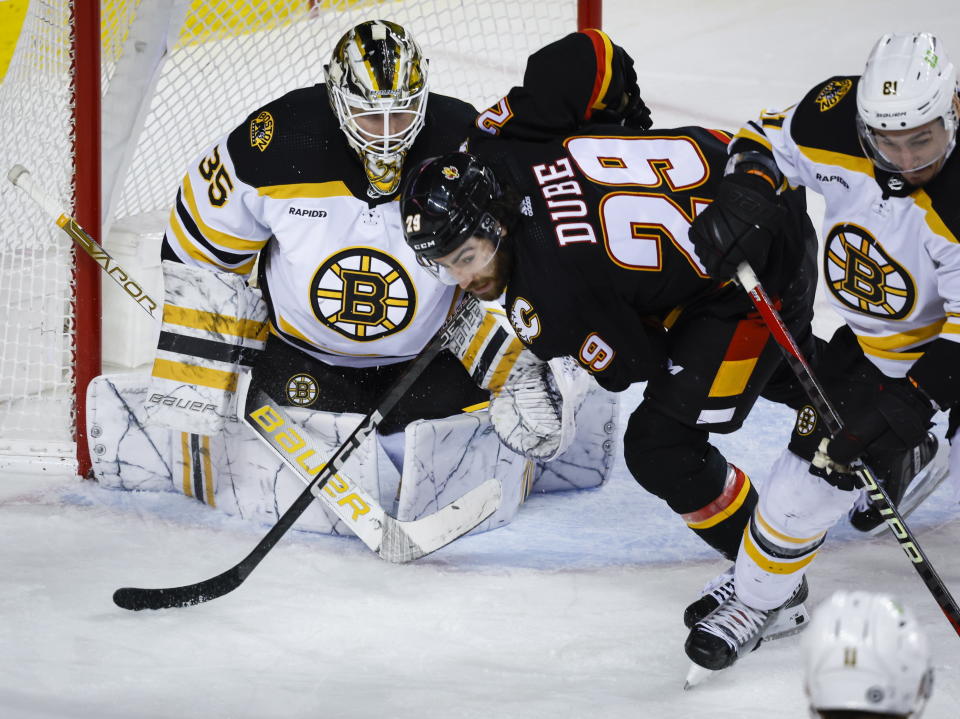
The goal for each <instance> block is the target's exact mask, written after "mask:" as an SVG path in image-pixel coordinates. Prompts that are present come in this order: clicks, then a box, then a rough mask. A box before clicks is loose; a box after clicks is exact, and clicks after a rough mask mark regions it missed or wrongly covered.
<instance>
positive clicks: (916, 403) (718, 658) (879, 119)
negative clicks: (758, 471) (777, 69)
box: [686, 33, 960, 669]
mask: <svg viewBox="0 0 960 719" xmlns="http://www.w3.org/2000/svg"><path fill="white" fill-rule="evenodd" d="M958 113H960V100H958V95H957V71H956V68H955V67H954V65H953V64H952V63H951V62H950V60H949V59H948V57H947V53H946V51H945V50H944V48H943V46H942V45H941V44H940V43H939V42H938V40H937V39H936V38H935V37H934V36H932V35H930V34H927V33H911V34H888V35H884V36H883V37H882V38H880V40H879V42H878V43H877V44H876V46H875V47H874V48H873V51H872V52H871V54H870V57H869V59H868V61H867V65H866V69H865V71H864V74H863V75H862V76H859V77H856V76H855V77H832V78H830V79H828V80H826V81H825V82H823V83H821V84H819V85H817V86H816V87H814V88H813V89H812V90H811V91H810V92H809V93H808V94H807V95H806V96H805V97H804V98H803V99H802V100H801V101H800V102H799V103H797V104H796V105H795V106H793V107H791V108H790V109H788V110H786V111H784V112H764V113H762V114H761V115H760V118H759V120H757V121H755V122H750V123H748V124H747V125H746V126H745V127H744V128H743V129H742V130H741V131H740V133H739V134H738V135H737V136H736V138H735V139H734V141H733V142H732V143H731V145H730V162H729V164H728V168H727V174H726V176H725V178H724V188H726V193H725V192H724V190H723V189H721V193H720V195H719V196H718V198H717V200H716V201H715V202H714V203H713V205H712V206H711V208H710V209H709V210H708V211H706V212H704V213H703V214H702V215H700V216H699V217H698V218H697V220H696V221H695V222H694V226H693V233H692V235H693V238H694V242H695V244H696V247H697V253H698V255H699V257H700V258H701V260H702V261H703V262H704V264H705V266H706V267H707V269H708V270H709V271H710V272H711V274H713V275H714V276H720V277H730V276H732V275H733V273H734V272H735V270H736V267H737V265H738V264H739V263H740V262H742V261H744V260H746V261H748V262H750V263H751V264H757V265H758V266H759V265H762V263H763V256H764V253H765V252H767V247H766V246H765V245H766V244H767V241H766V239H765V238H762V237H759V235H758V234H757V233H755V232H754V231H753V230H752V229H751V228H752V226H753V225H754V224H755V223H756V222H757V219H756V217H757V216H758V215H757V213H761V212H762V211H763V208H765V207H767V206H769V205H770V204H771V203H772V202H773V201H774V198H775V197H776V193H777V191H778V190H780V189H781V188H784V187H786V186H787V185H790V186H797V185H803V186H806V187H807V188H809V189H811V190H813V191H815V192H818V193H820V194H821V195H823V197H824V199H825V201H826V211H825V216H824V224H823V242H824V251H823V278H824V281H825V285H826V288H827V290H828V297H829V300H830V302H831V304H832V306H833V308H834V309H835V310H836V311H837V312H838V313H839V314H840V316H841V317H842V318H843V319H844V320H845V323H846V324H845V325H844V326H842V327H841V328H840V329H839V330H837V332H836V333H835V334H834V336H833V337H832V339H831V340H830V341H829V343H828V344H827V346H826V348H825V350H824V351H823V352H822V353H821V357H820V359H819V361H818V363H817V372H818V376H819V379H820V381H821V382H822V384H823V387H824V390H825V392H826V394H827V396H828V397H829V398H830V400H831V401H832V402H833V403H834V404H835V406H836V408H837V410H838V412H839V414H840V416H841V419H842V420H843V424H844V426H843V429H842V431H841V432H840V433H838V434H837V435H836V436H834V437H828V436H827V433H826V430H825V427H824V423H823V421H822V418H821V417H819V416H818V413H817V411H816V409H814V408H813V407H812V406H809V405H807V406H804V407H802V408H801V409H800V410H799V412H798V415H797V422H796V426H795V429H794V432H793V435H792V437H791V440H790V444H789V449H788V450H786V451H785V452H784V454H783V455H782V456H781V457H780V458H779V459H778V460H777V462H776V463H775V465H774V466H773V468H772V470H771V474H770V478H769V480H768V484H767V485H765V488H764V491H763V492H762V493H761V497H760V501H759V503H758V504H757V506H756V508H755V509H754V512H753V516H752V518H751V521H750V524H749V527H748V529H747V531H746V532H745V533H744V535H743V540H742V542H741V545H740V550H739V553H738V556H737V560H736V565H735V568H734V570H733V571H732V573H728V574H727V575H724V576H722V577H720V578H718V579H717V580H716V581H715V582H714V586H713V587H712V589H711V590H710V591H707V592H706V593H705V594H704V596H703V597H701V599H700V600H698V601H697V602H695V603H694V604H692V605H691V606H690V607H689V608H688V611H687V617H686V619H687V624H688V626H690V627H691V632H690V635H689V637H688V640H687V653H688V654H689V656H690V657H691V659H693V660H694V662H696V663H698V664H700V665H702V666H704V667H707V668H710V669H722V668H725V667H727V666H729V665H730V664H732V663H733V662H735V661H736V660H737V658H738V657H739V656H742V655H743V654H745V653H746V652H749V651H750V650H752V649H754V648H755V647H756V646H757V644H758V642H759V639H760V636H761V635H762V632H763V628H764V626H765V625H767V624H768V623H769V622H771V621H772V620H773V619H774V618H775V617H776V616H777V613H778V611H779V610H778V608H779V607H781V606H782V605H783V604H784V603H785V602H786V601H787V600H788V598H789V597H790V596H791V595H792V593H793V592H794V591H795V590H796V589H797V588H798V587H799V586H801V584H802V581H803V576H804V572H805V570H806V568H807V566H808V565H809V564H810V562H811V561H812V560H813V558H814V557H815V555H816V553H817V550H818V549H819V547H820V546H821V544H822V543H823V541H824V538H825V535H826V532H827V530H828V529H829V528H830V527H831V526H833V524H834V523H835V522H836V521H838V520H839V519H840V518H842V517H843V516H844V515H846V514H847V513H848V511H850V510H851V508H853V507H854V504H855V500H857V499H858V497H859V495H860V493H859V490H858V489H857V486H858V485H857V482H856V479H855V477H854V475H852V474H851V473H849V472H847V471H845V469H846V465H848V464H850V463H851V462H852V461H853V460H855V459H857V458H864V459H865V460H866V461H867V462H868V464H869V465H870V466H871V467H872V468H873V469H874V471H875V472H876V473H877V475H878V478H879V480H880V481H881V482H882V483H884V484H885V486H886V489H887V491H888V493H889V494H890V496H891V499H892V500H893V501H894V502H895V503H897V502H900V500H901V498H902V497H903V494H904V486H905V485H906V484H907V483H908V482H909V481H910V479H911V477H913V475H914V471H915V469H916V464H917V462H919V463H920V464H922V463H923V462H924V461H926V460H928V459H929V454H930V453H931V451H932V450H933V449H934V448H935V447H936V442H935V439H934V438H933V436H932V435H930V434H929V433H928V429H929V428H930V427H931V426H932V423H931V418H932V417H933V415H934V413H935V412H936V411H937V410H938V409H939V410H948V409H950V408H953V407H956V405H957V403H958V400H960V373H958V372H957V368H958V367H960V242H958V239H960V204H958V203H957V197H958V196H960V157H958V156H957V152H956V151H955V143H956V134H957V118H958ZM955 420H956V410H954V422H953V423H951V429H950V431H949V432H948V434H950V433H953V432H955V430H956V421H955ZM822 448H825V451H823V449H822ZM953 454H954V455H956V454H957V451H956V446H955V447H954V452H953ZM815 457H816V461H815V462H814V464H811V462H812V461H814V459H815ZM954 459H956V458H955V457H954ZM917 486H919V481H918V483H917ZM909 496H910V495H907V497H908V498H909ZM852 521H853V523H854V524H855V526H858V527H859V528H861V529H869V528H871V527H873V526H876V525H877V524H879V522H880V517H879V514H878V513H877V512H876V511H874V510H873V509H872V508H870V507H864V508H862V509H861V510H860V511H857V512H855V513H854V515H853V516H852Z"/></svg>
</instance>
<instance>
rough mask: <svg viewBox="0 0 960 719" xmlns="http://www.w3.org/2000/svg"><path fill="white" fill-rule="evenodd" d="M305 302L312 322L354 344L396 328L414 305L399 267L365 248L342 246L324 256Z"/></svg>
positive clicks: (408, 282) (410, 316) (407, 318)
mask: <svg viewBox="0 0 960 719" xmlns="http://www.w3.org/2000/svg"><path fill="white" fill-rule="evenodd" d="M310 302H311V307H312V308H313V313H314V315H316V317H317V319H318V320H320V321H321V322H322V323H323V324H325V325H326V326H327V327H329V328H330V329H332V330H334V331H335V332H338V333H340V334H341V335H343V336H344V337H348V338H349V339H352V340H356V341H357V342H369V341H371V340H379V339H383V338H384V337H387V336H389V335H392V334H394V333H396V332H400V331H402V330H403V329H405V328H406V326H407V325H408V324H410V320H412V319H413V315H414V313H415V311H416V309H417V296H416V291H415V289H414V287H413V281H412V280H411V279H410V277H409V275H408V274H407V272H406V270H405V269H404V268H403V265H401V264H400V263H399V262H398V261H397V260H395V259H394V258H393V257H391V256H390V255H388V254H386V253H385V252H380V251H379V250H373V249H371V248H369V247H348V248H347V249H345V250H341V251H340V252H337V253H335V254H333V255H331V256H330V257H328V258H327V259H326V260H324V262H323V264H321V265H320V267H319V268H318V269H317V271H316V273H315V274H314V276H313V281H312V282H311V283H310Z"/></svg>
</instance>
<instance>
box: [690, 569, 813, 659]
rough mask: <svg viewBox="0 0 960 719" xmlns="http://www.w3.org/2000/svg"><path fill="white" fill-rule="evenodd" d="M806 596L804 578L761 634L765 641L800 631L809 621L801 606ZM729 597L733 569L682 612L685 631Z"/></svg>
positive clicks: (808, 616) (730, 595)
mask: <svg viewBox="0 0 960 719" xmlns="http://www.w3.org/2000/svg"><path fill="white" fill-rule="evenodd" d="M808 594H809V588H808V586H807V578H806V576H804V578H803V581H802V582H801V583H800V587H799V588H798V589H797V591H796V592H795V593H794V595H793V596H792V597H791V598H790V601H789V602H787V603H786V605H784V607H783V609H782V610H781V611H780V613H779V614H778V616H777V617H776V619H774V620H773V621H772V622H771V623H770V625H769V626H767V628H766V629H765V631H764V634H763V638H764V639H766V640H767V641H772V640H774V639H782V638H783V637H789V636H790V635H791V634H796V633H797V632H799V631H800V630H801V629H803V628H804V627H805V626H806V624H807V622H808V621H809V620H810V614H809V612H808V611H807V608H806V605H805V604H804V602H805V601H806V599H807V595H808ZM732 596H733V567H732V566H731V567H730V568H729V569H728V570H727V571H725V572H724V573H723V574H720V575H719V576H717V577H715V578H714V579H712V580H711V581H710V582H709V583H708V584H707V585H706V586H705V587H704V588H703V591H702V592H701V594H700V597H699V598H698V599H696V600H695V601H693V602H691V603H690V604H689V605H688V606H687V608H686V609H685V610H684V612H683V623H684V625H685V626H686V627H687V629H693V627H694V625H696V624H697V622H699V621H701V620H703V619H706V618H707V617H708V616H710V614H712V613H713V612H715V611H716V610H717V608H718V607H719V606H720V605H721V604H723V603H724V602H725V601H727V599H729V598H730V597H732Z"/></svg>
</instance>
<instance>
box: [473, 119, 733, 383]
mask: <svg viewBox="0 0 960 719" xmlns="http://www.w3.org/2000/svg"><path fill="white" fill-rule="evenodd" d="M727 140H728V137H727V136H726V135H724V134H723V133H719V132H715V131H710V130H705V129H703V128H696V127H688V128H681V129H674V130H651V131H649V132H642V133H637V132H636V131H635V130H628V129H625V128H620V127H616V126H592V127H589V126H588V127H585V128H583V130H582V131H581V132H578V133H575V134H571V135H568V136H565V137H561V138H558V139H556V140H554V141H551V142H536V141H526V142H521V141H517V140H505V139H501V138H491V137H487V138H474V139H473V140H472V141H471V152H473V153H475V154H476V155H477V156H478V157H479V158H480V159H481V160H482V161H483V162H484V163H485V164H488V165H490V166H491V167H492V168H493V169H494V172H495V174H496V175H497V177H498V178H500V179H501V180H502V181H503V182H504V183H505V184H507V185H509V186H510V187H511V188H512V189H513V190H514V191H516V192H518V193H519V194H520V196H521V198H522V201H521V203H520V208H521V210H520V214H519V217H518V219H517V221H516V223H515V224H514V225H513V226H512V227H511V228H510V231H509V232H510V234H509V238H508V251H509V252H511V253H512V255H513V271H512V274H511V276H510V279H509V282H508V285H507V290H506V310H507V316H508V318H509V319H510V322H511V324H512V325H513V327H514V329H515V330H516V332H517V335H518V336H519V337H520V339H521V340H522V341H523V342H524V343H526V344H527V345H528V346H529V347H530V348H531V349H532V350H533V351H534V353H536V354H537V355H538V356H540V357H541V358H543V359H548V358H551V357H556V356H561V355H571V356H573V357H576V358H578V359H579V360H580V362H581V364H583V366H584V367H586V368H587V369H589V370H590V371H592V372H594V373H595V375H596V377H597V379H598V381H600V382H601V384H603V385H604V386H605V387H607V388H608V389H613V390H621V389H624V388H625V387H626V386H628V385H629V384H631V383H632V382H637V381H641V380H644V379H647V378H649V377H650V376H651V374H652V373H654V372H655V371H658V370H660V369H662V368H663V367H665V366H666V362H667V359H666V355H665V354H664V352H663V350H662V347H660V346H659V345H660V342H659V338H662V335H663V332H664V328H665V326H666V325H668V324H669V323H670V321H671V317H672V316H674V315H675V313H676V312H678V311H680V310H681V309H682V307H683V306H684V305H687V304H689V303H691V302H694V301H696V300H697V299H698V298H701V297H703V296H705V295H706V294H707V293H710V292H712V291H715V290H716V282H715V281H714V280H712V279H710V278H709V277H708V276H707V274H706V272H705V271H704V268H703V267H702V265H701V264H700V262H699V260H698V259H697V257H696V254H695V252H694V248H693V245H692V243H691V242H690V240H689V238H688V231H689V228H690V223H691V221H692V220H693V218H694V216H695V215H696V214H697V213H698V212H699V211H701V210H702V209H703V208H704V207H705V206H706V205H707V204H709V202H710V200H711V198H712V197H713V196H714V194H715V192H716V187H717V183H718V182H719V180H720V179H721V177H722V175H723V168H724V166H725V164H726V159H727V157H726V143H727Z"/></svg>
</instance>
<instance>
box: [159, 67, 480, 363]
mask: <svg viewBox="0 0 960 719" xmlns="http://www.w3.org/2000/svg"><path fill="white" fill-rule="evenodd" d="M475 114H476V113H475V111H474V109H473V108H472V107H471V106H469V105H467V104H466V103H462V102H460V101H458V100H454V99H452V98H447V97H443V96H437V95H431V96H430V99H429V102H428V106H427V121H426V126H425V128H424V130H423V131H421V133H420V135H419V137H418V139H417V141H416V143H415V144H414V146H413V148H411V151H410V155H409V156H408V157H407V160H406V163H405V164H406V167H407V168H410V167H413V166H415V165H416V164H417V163H418V162H420V161H421V160H423V159H425V158H427V157H430V156H433V155H438V154H441V153H443V152H448V151H452V150H455V149H456V148H457V146H458V144H459V142H460V140H461V139H462V138H463V137H464V136H465V135H466V133H467V131H468V128H469V126H470V124H471V122H472V120H473V117H474V116H475ZM367 187H368V185H367V180H366V177H365V175H364V172H363V170H362V168H361V166H360V164H359V161H358V159H357V157H356V155H355V154H354V153H353V151H352V150H351V149H350V148H349V147H348V145H347V143H346V140H345V138H344V137H343V134H342V133H341V131H340V130H339V128H338V126H337V121H336V118H335V117H334V115H333V113H332V112H331V110H330V108H329V104H328V102H327V96H326V89H325V87H324V86H323V85H316V86H314V87H310V88H303V89H301V90H295V91H293V92H291V93H289V94H287V95H285V96H283V97H281V98H278V99H277V100H275V101H273V102H271V103H269V104H268V105H266V106H264V107H263V108H261V109H259V110H256V111H254V112H253V113H252V114H251V115H250V117H249V118H248V119H247V120H246V121H245V122H244V123H243V124H242V125H240V126H239V127H237V128H236V129H235V130H233V131H232V132H231V133H229V134H228V135H227V136H225V137H223V138H221V139H220V140H218V141H217V142H215V143H213V144H211V145H210V146H209V147H208V148H206V149H205V150H204V152H203V153H202V154H201V155H200V157H198V158H197V160H196V161H195V162H194V163H192V164H191V166H190V167H189V168H188V170H187V174H186V176H185V177H184V178H183V181H182V183H181V186H180V190H179V192H178V194H177V200H176V204H175V206H174V207H173V209H172V210H171V213H170V220H169V224H168V227H167V232H166V235H165V237H164V246H163V257H164V259H169V260H176V261H179V262H184V263H187V264H196V265H200V266H204V267H208V268H211V269H214V270H217V271H220V272H224V271H229V272H235V273H239V274H244V275H245V274H249V273H250V272H251V271H252V270H253V268H254V264H255V262H256V260H257V258H258V256H259V260H260V263H259V272H258V279H259V285H260V288H261V290H262V291H263V294H264V299H265V300H266V302H267V305H268V308H269V313H270V324H271V327H270V331H271V332H273V333H274V334H277V335H279V336H280V337H281V338H282V339H284V340H285V341H287V342H289V343H291V344H293V345H294V346H296V347H298V348H300V349H301V350H303V351H305V352H307V353H308V354H310V355H312V356H314V357H316V358H318V359H321V360H323V361H325V362H328V363H330V364H337V365H347V366H355V367H364V366H371V365H380V364H389V363H392V362H397V361H402V360H406V359H409V358H411V357H413V356H415V355H416V354H417V353H418V352H419V351H420V350H421V349H422V348H423V346H424V345H425V344H426V343H427V342H428V341H429V340H430V338H431V337H432V336H433V335H434V334H435V333H436V331H437V329H438V328H439V327H440V325H441V324H442V323H443V321H444V319H445V318H446V316H447V314H448V313H449V311H450V310H451V309H452V306H453V303H454V300H455V288H453V287H449V286H446V285H443V284H441V283H440V282H438V281H437V280H436V278H435V277H434V276H433V275H431V274H430V273H429V272H427V271H426V270H425V269H423V268H422V267H421V266H420V265H419V264H418V263H417V261H416V256H415V255H414V254H413V252H412V251H411V250H410V248H409V247H408V246H407V244H406V242H405V240H404V237H403V231H402V228H401V224H400V212H399V203H398V202H397V201H396V199H395V198H380V197H370V196H368V194H367Z"/></svg>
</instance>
